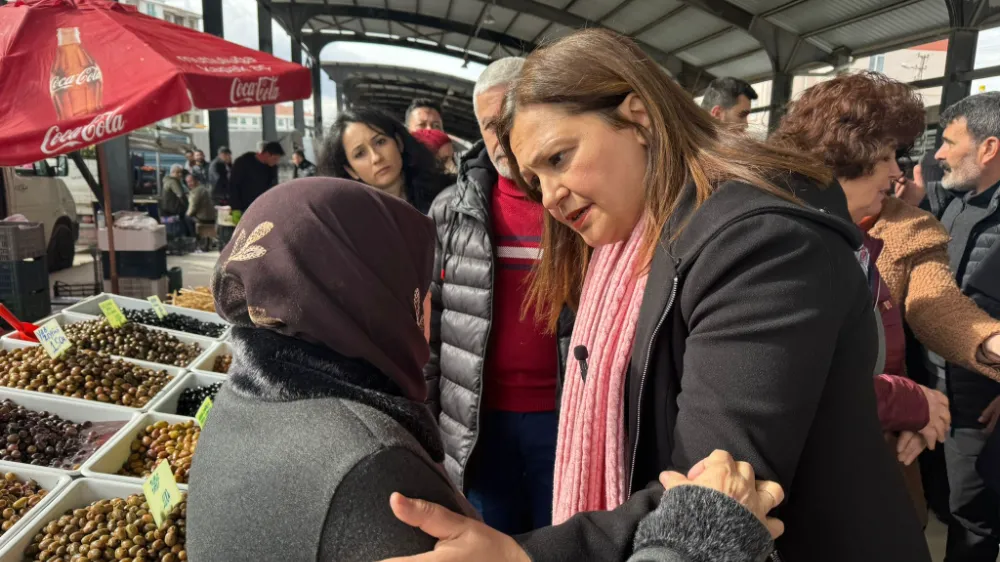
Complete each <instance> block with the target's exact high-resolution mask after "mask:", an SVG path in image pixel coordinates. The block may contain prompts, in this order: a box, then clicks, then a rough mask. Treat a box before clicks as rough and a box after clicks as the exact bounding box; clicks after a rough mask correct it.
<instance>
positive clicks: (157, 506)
mask: <svg viewBox="0 0 1000 562" xmlns="http://www.w3.org/2000/svg"><path fill="white" fill-rule="evenodd" d="M142 493H143V494H145V496H146V503H148V504H149V512H150V513H151V514H152V515H153V521H155V522H156V526H157V527H159V526H161V525H163V522H164V521H166V520H167V517H168V516H169V515H170V512H171V511H173V509H174V508H175V507H177V504H179V503H181V499H183V498H182V496H181V489H180V488H178V487H177V481H176V480H174V473H173V471H172V470H170V463H168V462H167V461H166V459H164V460H163V461H161V462H160V464H158V465H157V466H156V470H154V471H153V473H152V474H150V475H149V478H147V479H146V481H145V482H144V483H143V484H142Z"/></svg>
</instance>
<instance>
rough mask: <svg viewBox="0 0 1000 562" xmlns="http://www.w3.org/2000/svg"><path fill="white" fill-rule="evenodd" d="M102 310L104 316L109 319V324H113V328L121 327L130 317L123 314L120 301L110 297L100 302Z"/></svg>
mask: <svg viewBox="0 0 1000 562" xmlns="http://www.w3.org/2000/svg"><path fill="white" fill-rule="evenodd" d="M100 307H101V312H103V313H104V317H105V318H107V319H108V324H111V327H112V328H121V327H122V326H124V325H125V323H126V322H128V318H125V315H124V314H122V309H120V308H118V303H116V302H115V301H113V300H111V299H108V300H106V301H104V302H102V303H101V304H100Z"/></svg>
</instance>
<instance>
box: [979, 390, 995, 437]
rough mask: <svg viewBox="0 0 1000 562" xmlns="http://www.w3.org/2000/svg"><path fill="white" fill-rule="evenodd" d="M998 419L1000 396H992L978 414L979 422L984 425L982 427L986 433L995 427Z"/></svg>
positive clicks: (991, 431) (988, 433)
mask: <svg viewBox="0 0 1000 562" xmlns="http://www.w3.org/2000/svg"><path fill="white" fill-rule="evenodd" d="M998 419H1000V396H998V397H996V398H994V399H993V401H992V402H990V405H989V406H987V407H986V409H985V410H983V414H982V415H981V416H979V423H981V424H984V425H985V426H986V427H985V428H984V429H983V431H984V432H985V433H986V435H990V434H991V433H993V430H994V429H996V427H997V420H998Z"/></svg>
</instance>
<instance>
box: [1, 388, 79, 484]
mask: <svg viewBox="0 0 1000 562" xmlns="http://www.w3.org/2000/svg"><path fill="white" fill-rule="evenodd" d="M91 427H92V425H91V423H90V422H83V423H73V422H71V421H68V420H64V419H62V418H60V417H59V416H57V415H55V414H50V413H49V412H36V411H35V410H29V409H28V408H25V407H24V406H18V405H17V404H15V403H14V402H12V401H10V400H4V401H3V402H0V428H3V430H4V433H2V434H0V439H2V440H3V441H2V442H0V447H3V448H2V449H0V460H5V461H9V462H23V463H27V464H33V465H35V466H49V467H54V468H63V469H71V470H76V469H78V468H79V467H80V465H81V464H83V461H85V460H86V459H87V457H89V456H90V454H91V453H93V452H94V449H95V447H94V442H95V441H96V440H97V433H96V432H94V431H92V430H91Z"/></svg>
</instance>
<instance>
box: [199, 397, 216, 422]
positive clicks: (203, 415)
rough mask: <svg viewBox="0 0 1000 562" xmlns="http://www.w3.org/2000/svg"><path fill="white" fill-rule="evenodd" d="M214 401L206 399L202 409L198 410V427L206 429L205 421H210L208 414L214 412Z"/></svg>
mask: <svg viewBox="0 0 1000 562" xmlns="http://www.w3.org/2000/svg"><path fill="white" fill-rule="evenodd" d="M213 405H214V404H212V399H211V398H205V401H204V402H202V403H201V407H200V408H198V413H197V414H195V416H194V418H195V419H196V420H198V425H200V426H201V427H205V420H207V419H208V413H209V412H211V411H212V406H213Z"/></svg>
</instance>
